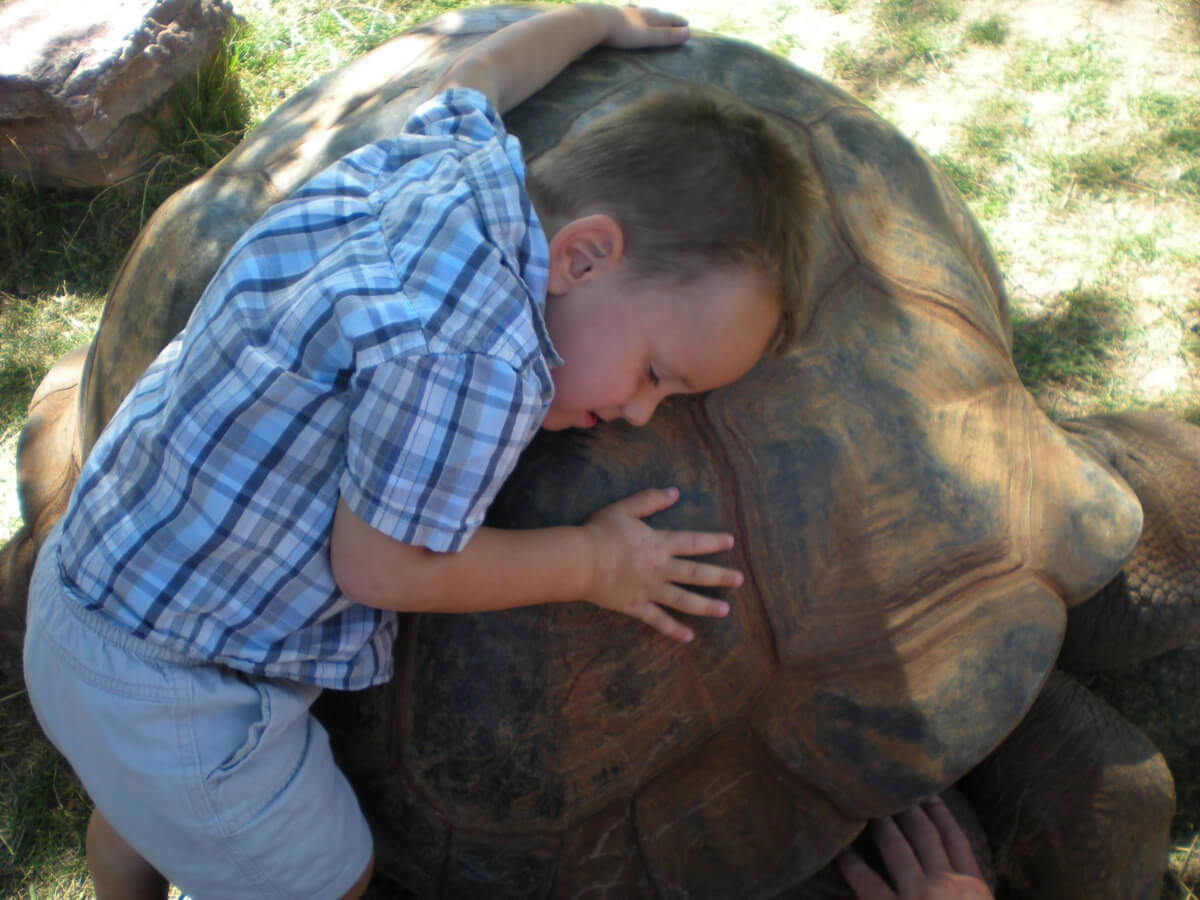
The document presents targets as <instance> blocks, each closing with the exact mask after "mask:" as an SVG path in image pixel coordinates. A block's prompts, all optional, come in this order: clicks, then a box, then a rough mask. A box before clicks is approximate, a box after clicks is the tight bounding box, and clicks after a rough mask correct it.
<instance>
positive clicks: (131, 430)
mask: <svg viewBox="0 0 1200 900" xmlns="http://www.w3.org/2000/svg"><path fill="white" fill-rule="evenodd" d="M524 177H525V170H524V164H523V161H522V157H521V148H520V144H519V143H518V141H517V139H516V138H515V137H512V136H509V135H507V134H506V133H505V130H504V125H503V123H502V122H501V120H500V117H499V116H498V115H497V114H496V113H495V111H494V110H493V109H492V108H491V107H490V105H489V104H488V103H487V101H486V99H485V98H484V97H483V95H482V94H479V93H476V92H474V91H469V90H463V89H455V90H451V91H448V92H446V93H445V94H442V95H440V96H439V97H437V98H435V99H434V100H431V101H429V102H428V103H426V104H425V105H423V106H422V107H421V108H420V109H418V110H417V111H416V112H415V113H414V115H413V117H412V119H411V120H410V121H409V123H408V124H407V125H406V127H405V130H404V133H403V135H402V136H400V137H397V138H394V139H389V140H383V141H379V142H377V143H375V144H371V145H368V146H366V147H363V148H361V149H359V150H356V151H355V152H353V153H351V154H350V155H348V156H346V157H345V158H343V159H342V160H340V161H339V162H338V163H336V164H335V165H333V166H331V167H330V168H329V169H327V170H326V171H324V172H323V173H321V174H320V175H318V176H317V177H316V178H314V179H313V180H312V181H310V182H309V183H308V184H307V185H305V186H304V187H303V188H301V189H300V190H299V191H297V192H296V194H294V195H293V196H292V197H290V198H289V199H288V200H286V201H284V202H283V203H281V204H279V205H278V206H276V207H274V208H273V209H271V210H270V211H269V212H268V213H267V214H266V215H265V216H264V217H263V218H262V219H261V220H259V222H258V223H256V224H255V225H254V226H253V227H252V228H251V229H250V230H249V231H248V232H247V233H246V234H245V235H244V236H243V237H242V239H241V240H240V241H239V242H238V243H237V244H236V245H235V246H234V248H233V249H232V250H231V251H230V253H229V256H228V257H227V258H226V259H225V261H224V262H223V263H222V265H221V268H220V269H219V270H218V271H217V274H216V275H215V276H214V277H213V280H212V282H211V283H210V284H209V286H208V288H207V290H206V291H205V292H204V295H203V296H202V297H201V298H200V301H199V303H198V304H197V306H196V309H195V310H194V312H193V314H192V317H191V319H190V320H189V321H188V324H187V326H186V327H185V328H184V330H183V331H182V332H181V333H180V335H179V336H178V337H177V338H176V339H175V340H174V341H172V342H171V343H170V344H168V345H167V347H166V348H165V349H164V350H163V351H162V353H161V354H160V355H159V356H158V358H157V359H156V360H155V362H154V363H153V364H152V365H151V367H150V368H149V369H148V370H147V371H146V373H145V374H144V375H143V376H142V378H141V379H140V380H139V381H138V383H137V385H136V386H135V387H134V389H133V390H132V392H131V393H130V394H129V396H128V397H127V398H126V399H125V401H124V403H123V404H122V405H121V407H120V409H119V410H118V411H117V413H116V415H115V416H114V418H113V420H112V422H111V423H110V424H109V426H108V428H107V429H106V430H105V432H104V433H103V435H102V436H101V437H100V439H99V441H98V442H97V444H96V446H95V448H94V449H93V450H92V452H91V454H90V455H89V457H88V459H87V461H86V463H85V465H84V468H83V471H82V472H81V473H80V476H79V480H78V483H77V485H76V487H75V492H74V494H73V496H72V499H71V504H70V507H69V509H68V510H67V513H66V516H65V519H64V532H63V539H62V541H61V544H60V555H59V562H60V574H61V577H62V579H63V582H64V584H65V585H66V586H67V588H68V589H69V590H70V591H71V592H72V593H74V594H75V595H76V596H77V598H78V599H79V600H80V602H82V603H83V604H85V605H86V606H88V607H89V608H92V609H96V610H100V611H102V612H103V613H104V614H105V615H107V616H109V617H110V618H111V619H113V620H114V621H115V622H116V623H117V624H119V625H120V626H122V627H124V628H126V629H128V630H129V631H130V632H132V633H134V634H135V635H138V636H140V637H142V638H144V639H145V640H147V641H149V642H153V643H155V644H158V645H164V646H166V647H169V648H171V649H174V650H177V651H180V652H182V653H185V654H187V655H189V656H193V657H197V658H203V659H207V660H211V661H213V662H217V663H220V664H224V665H227V666H230V667H232V668H235V669H239V670H243V671H248V672H252V673H256V674H260V675H265V676H270V677H282V678H289V679H295V680H299V681H305V682H311V683H314V684H319V685H324V686H326V687H333V688H342V689H357V688H363V687H366V686H368V685H371V684H378V683H381V682H384V681H386V680H388V679H389V678H390V677H391V675H392V655H391V646H392V641H393V638H394V636H395V631H396V616H395V614H394V613H390V612H382V611H380V610H377V609H372V608H370V607H366V606H361V605H359V604H356V603H354V602H352V601H350V600H349V599H347V598H346V597H345V596H344V595H343V594H341V593H340V592H339V591H338V588H337V586H336V584H335V583H334V580H333V575H332V572H331V571H330V565H329V533H330V527H331V525H332V522H333V513H334V508H335V506H336V504H337V500H338V497H339V496H340V497H342V498H343V499H344V500H345V501H346V503H347V504H348V505H349V506H350V508H351V509H353V510H354V511H355V513H357V514H358V515H359V516H360V517H361V518H362V519H364V520H365V521H366V522H367V523H368V524H370V525H371V526H372V527H373V528H376V529H378V530H379V531H382V532H384V533H385V534H388V535H390V536H391V537H393V538H395V539H396V540H399V541H403V542H405V543H407V544H413V545H420V546H423V547H428V548H430V549H432V550H438V551H452V550H456V549H458V548H460V547H462V546H463V545H464V544H465V543H466V542H467V540H468V539H469V538H470V537H471V535H472V534H473V533H474V532H475V530H476V529H477V528H478V527H479V526H480V524H481V523H482V521H483V518H484V514H485V513H486V511H487V508H488V505H489V504H490V503H491V501H492V499H493V497H494V496H495V494H496V491H497V490H498V489H499V487H500V485H501V483H502V482H503V481H504V479H505V478H506V477H507V476H508V474H509V472H510V471H511V470H512V468H513V466H514V465H515V464H516V461H517V457H518V455H519V454H520V452H521V450H522V449H524V447H525V446H526V445H527V444H528V442H529V441H530V440H531V439H532V438H533V436H534V434H535V432H536V431H537V429H538V427H539V426H540V424H541V422H542V420H543V418H544V417H545V414H546V411H547V409H548V408H549V405H550V401H551V399H552V396H553V383H552V382H551V378H550V366H551V365H556V364H558V363H559V362H560V360H559V359H558V358H557V356H556V355H555V353H554V350H553V348H552V346H551V345H550V342H549V339H548V337H547V335H546V331H545V325H544V322H543V318H542V311H543V306H544V302H545V292H546V280H547V265H548V249H547V245H546V236H545V234H544V233H543V231H542V229H541V226H540V225H539V224H538V221H537V218H536V215H535V213H534V211H533V209H532V207H531V205H530V202H529V197H528V195H527V194H526V192H525V190H524Z"/></svg>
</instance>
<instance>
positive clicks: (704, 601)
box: [657, 585, 729, 619]
mask: <svg viewBox="0 0 1200 900" xmlns="http://www.w3.org/2000/svg"><path fill="white" fill-rule="evenodd" d="M657 600H658V602H659V603H661V604H662V605H663V606H669V607H671V609H674V610H678V611H679V612H681V613H687V614H688V615H692V616H709V617H711V618H716V619H719V618H721V617H723V616H727V615H729V604H728V603H725V602H724V601H722V600H714V599H713V598H712V597H704V596H701V595H700V594H693V593H692V592H691V591H685V590H684V589H683V588H679V587H675V586H673V585H668V586H667V587H665V588H663V590H662V591H661V592H660V593H659V596H658V598H657Z"/></svg>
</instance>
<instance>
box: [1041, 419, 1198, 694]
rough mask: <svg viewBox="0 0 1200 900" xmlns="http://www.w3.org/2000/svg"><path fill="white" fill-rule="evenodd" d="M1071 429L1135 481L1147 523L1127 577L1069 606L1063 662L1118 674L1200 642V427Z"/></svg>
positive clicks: (1095, 425) (1152, 422) (1120, 422)
mask: <svg viewBox="0 0 1200 900" xmlns="http://www.w3.org/2000/svg"><path fill="white" fill-rule="evenodd" d="M1063 427H1064V428H1065V429H1066V430H1067V431H1068V432H1070V433H1071V434H1073V435H1075V436H1076V437H1077V438H1078V439H1079V440H1080V441H1081V442H1082V444H1083V445H1084V446H1085V447H1086V448H1087V449H1088V450H1089V451H1090V452H1092V453H1093V454H1094V455H1096V456H1098V457H1100V459H1102V460H1103V461H1104V462H1106V463H1107V464H1108V465H1109V466H1111V467H1112V468H1113V469H1115V470H1116V472H1117V473H1118V474H1119V475H1121V477H1122V478H1124V479H1125V481H1127V482H1128V483H1129V486H1130V487H1131V488H1133V490H1134V492H1135V493H1136V494H1137V496H1138V499H1139V500H1140V501H1141V504H1142V510H1143V516H1144V525H1143V528H1142V537H1141V540H1140V541H1139V542H1138V545H1137V549H1136V550H1135V551H1134V554H1133V556H1132V557H1131V558H1130V560H1129V562H1128V563H1127V564H1126V566H1125V568H1124V569H1123V570H1122V571H1121V573H1120V574H1118V575H1117V577H1116V578H1114V579H1113V580H1112V581H1111V582H1109V584H1108V585H1106V586H1105V587H1104V588H1103V589H1102V590H1101V591H1100V592H1099V593H1097V594H1096V595H1095V596H1093V597H1091V598H1090V599H1088V600H1087V601H1086V602H1084V603H1081V604H1079V605H1078V606H1075V607H1073V608H1072V609H1071V610H1070V613H1069V615H1068V620H1067V635H1066V638H1065V640H1064V643H1063V649H1062V654H1061V656H1060V658H1059V665H1060V666H1062V667H1063V668H1065V669H1067V670H1068V671H1088V670H1096V669H1104V668H1112V667H1114V666H1118V665H1125V664H1127V663H1132V662H1138V661H1140V660H1143V659H1148V658H1149V657H1152V656H1157V655H1159V654H1160V653H1164V652H1166V651H1167V650H1171V649H1173V648H1175V647H1178V646H1180V645H1181V644H1183V643H1185V642H1187V641H1189V640H1192V639H1194V638H1196V637H1197V636H1200V428H1198V427H1197V426H1195V425H1190V424H1188V423H1187V422H1183V421H1180V420H1178V419H1174V418H1172V417H1170V416H1167V415H1165V414H1162V413H1152V412H1143V413H1123V414H1120V415H1113V416H1094V417H1091V418H1087V419H1078V420H1075V421H1071V422H1066V423H1064V426H1063Z"/></svg>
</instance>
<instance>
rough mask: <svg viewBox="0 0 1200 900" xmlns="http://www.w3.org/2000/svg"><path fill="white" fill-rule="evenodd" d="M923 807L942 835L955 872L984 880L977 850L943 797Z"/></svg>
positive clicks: (934, 798) (928, 801)
mask: <svg viewBox="0 0 1200 900" xmlns="http://www.w3.org/2000/svg"><path fill="white" fill-rule="evenodd" d="M921 805H922V807H923V808H924V810H925V813H926V815H928V816H929V819H930V821H931V822H933V825H934V827H935V828H937V830H938V832H939V834H941V836H942V843H943V844H944V845H945V847H946V855H947V857H948V858H949V860H950V865H951V866H952V867H953V868H954V871H955V872H961V873H962V874H964V875H972V876H974V877H975V878H979V879H980V880H982V879H983V872H982V871H981V870H980V868H979V861H978V860H976V859H975V850H974V849H973V848H972V847H971V841H970V839H968V838H967V833H966V832H965V831H963V830H962V826H960V825H959V824H958V821H957V820H956V819H955V818H954V816H953V814H952V813H951V812H950V807H948V806H947V805H946V804H945V803H944V802H943V801H942V798H941V797H933V798H932V799H930V800H927V801H925V802H924V803H923V804H921Z"/></svg>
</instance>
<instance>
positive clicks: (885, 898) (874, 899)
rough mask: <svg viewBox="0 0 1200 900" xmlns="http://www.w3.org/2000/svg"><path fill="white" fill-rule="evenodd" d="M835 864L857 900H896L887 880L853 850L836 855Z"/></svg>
mask: <svg viewBox="0 0 1200 900" xmlns="http://www.w3.org/2000/svg"><path fill="white" fill-rule="evenodd" d="M837 864H838V868H839V869H841V870H842V877H843V878H845V879H846V883H847V884H848V885H850V888H851V890H853V891H854V896H856V897H857V898H858V900H896V895H895V894H894V893H893V892H892V889H891V888H890V887H888V884H887V882H886V881H884V880H883V879H882V878H881V877H880V876H879V873H878V872H876V871H875V870H874V869H872V868H871V867H870V866H869V865H867V861H866V860H865V859H863V858H862V857H861V856H859V855H858V854H857V853H855V852H854V851H853V850H846V851H845V852H844V853H842V854H841V855H840V856H838V858H837Z"/></svg>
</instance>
